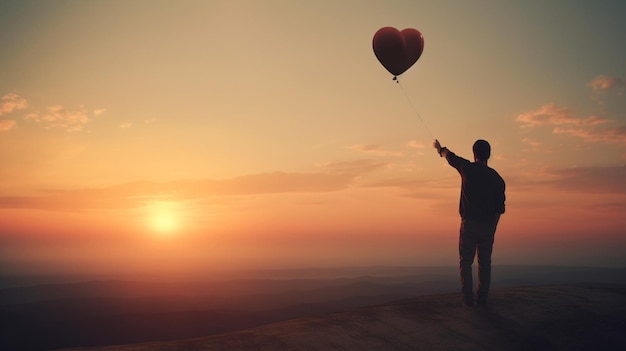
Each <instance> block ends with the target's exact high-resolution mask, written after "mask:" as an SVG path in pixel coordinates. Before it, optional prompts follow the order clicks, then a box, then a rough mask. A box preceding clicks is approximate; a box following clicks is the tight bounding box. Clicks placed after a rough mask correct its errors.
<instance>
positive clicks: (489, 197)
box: [433, 140, 505, 306]
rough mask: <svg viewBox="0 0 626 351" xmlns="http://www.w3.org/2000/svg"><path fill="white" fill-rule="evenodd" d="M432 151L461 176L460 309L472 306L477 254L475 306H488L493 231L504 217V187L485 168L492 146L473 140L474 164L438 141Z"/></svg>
mask: <svg viewBox="0 0 626 351" xmlns="http://www.w3.org/2000/svg"><path fill="white" fill-rule="evenodd" d="M433 147H434V148H435V149H437V152H438V153H439V156H441V157H445V158H446V160H447V161H448V163H449V164H450V166H452V167H454V168H455V169H456V170H457V171H458V172H459V174H460V175H461V199H460V201H459V213H460V215H461V230H460V236H459V259H460V269H459V270H460V273H461V292H462V293H463V305H465V306H474V291H473V282H472V263H474V256H475V255H476V253H478V289H477V291H476V304H478V305H485V304H487V298H488V295H489V285H490V283H491V253H492V250H493V240H494V235H495V233H496V227H497V226H498V221H499V220H500V215H501V214H502V213H504V201H505V195H504V190H505V183H504V180H503V179H502V177H500V175H499V174H498V172H496V170H495V169H493V168H490V167H489V166H487V160H488V159H489V156H490V155H491V146H490V145H489V143H488V142H487V141H485V140H476V142H475V143H474V146H473V147H472V149H473V151H474V162H470V161H468V160H466V159H464V158H462V157H459V156H457V155H455V154H454V153H453V152H452V151H450V150H448V149H447V148H446V147H442V146H441V144H440V143H439V140H435V142H434V143H433Z"/></svg>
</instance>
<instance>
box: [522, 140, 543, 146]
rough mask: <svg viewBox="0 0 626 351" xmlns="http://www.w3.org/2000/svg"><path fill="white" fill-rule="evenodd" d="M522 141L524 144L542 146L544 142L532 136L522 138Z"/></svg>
mask: <svg viewBox="0 0 626 351" xmlns="http://www.w3.org/2000/svg"><path fill="white" fill-rule="evenodd" d="M522 142H523V143H524V144H528V145H530V146H532V147H538V146H541V144H542V143H541V142H539V141H537V140H533V139H531V138H522Z"/></svg>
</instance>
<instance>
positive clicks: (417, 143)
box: [406, 140, 424, 149]
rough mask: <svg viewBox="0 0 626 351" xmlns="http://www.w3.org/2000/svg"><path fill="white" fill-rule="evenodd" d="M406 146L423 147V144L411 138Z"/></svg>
mask: <svg viewBox="0 0 626 351" xmlns="http://www.w3.org/2000/svg"><path fill="white" fill-rule="evenodd" d="M406 146H407V147H410V148H414V149H423V148H424V144H422V143H420V142H418V141H416V140H411V141H409V142H408V143H406Z"/></svg>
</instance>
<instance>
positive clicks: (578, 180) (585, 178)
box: [550, 166, 626, 194]
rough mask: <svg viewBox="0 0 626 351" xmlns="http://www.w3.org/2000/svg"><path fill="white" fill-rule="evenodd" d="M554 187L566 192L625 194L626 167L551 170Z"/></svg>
mask: <svg viewBox="0 0 626 351" xmlns="http://www.w3.org/2000/svg"><path fill="white" fill-rule="evenodd" d="M550 173H551V174H553V175H554V176H556V177H557V178H556V179H555V180H554V183H553V184H554V185H555V187H557V188H559V189H563V190H567V191H576V192H589V193H610V194H626V182H625V181H624V179H626V167H624V166H615V167H577V168H566V169H559V170H553V171H551V172H550Z"/></svg>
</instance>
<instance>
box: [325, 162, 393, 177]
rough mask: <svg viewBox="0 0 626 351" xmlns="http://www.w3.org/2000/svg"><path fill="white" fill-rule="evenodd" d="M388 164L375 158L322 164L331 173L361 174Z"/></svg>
mask: <svg viewBox="0 0 626 351" xmlns="http://www.w3.org/2000/svg"><path fill="white" fill-rule="evenodd" d="M386 165H387V164H386V163H384V162H379V161H375V160H368V159H361V160H355V161H344V162H331V163H326V164H324V165H322V167H323V168H324V169H326V170H327V171H329V172H331V173H341V174H352V175H355V176H356V175H361V174H363V173H368V172H371V171H373V170H376V169H379V168H382V167H385V166H386Z"/></svg>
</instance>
